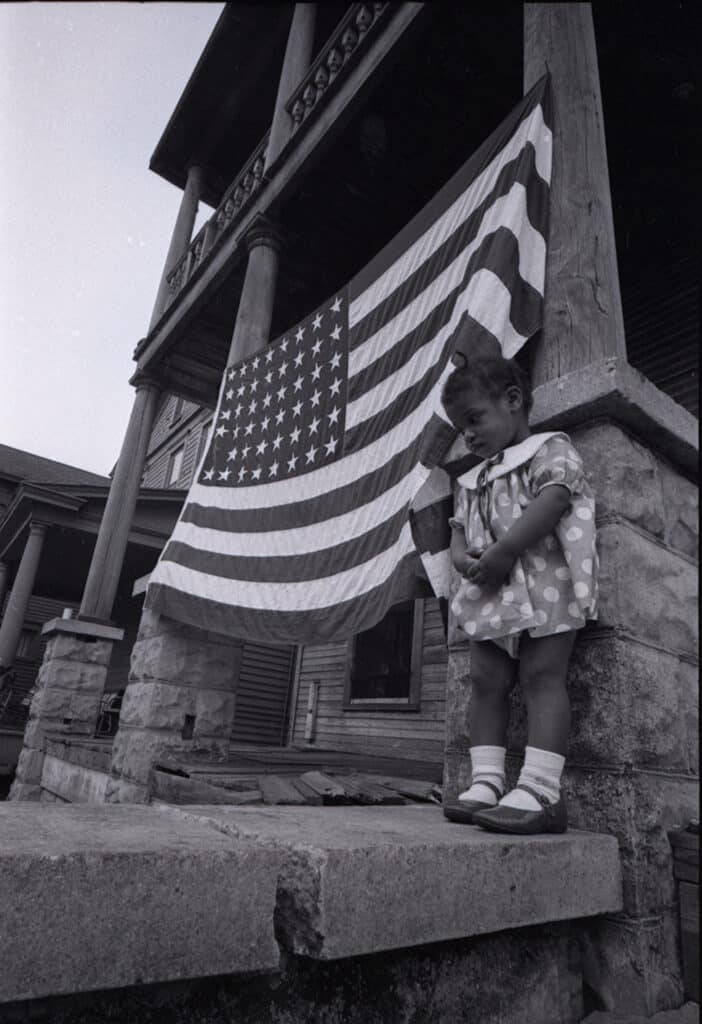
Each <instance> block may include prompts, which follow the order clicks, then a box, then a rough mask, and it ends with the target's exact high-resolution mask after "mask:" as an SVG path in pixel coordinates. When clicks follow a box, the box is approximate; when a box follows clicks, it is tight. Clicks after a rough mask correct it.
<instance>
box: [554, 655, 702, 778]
mask: <svg viewBox="0 0 702 1024" xmlns="http://www.w3.org/2000/svg"><path fill="white" fill-rule="evenodd" d="M568 689H569V692H570V696H571V702H572V713H573V714H572V731H571V737H570V741H569V744H568V757H569V759H570V760H571V761H574V762H577V763H580V764H595V765H596V764H605V765H613V764H632V765H636V766H638V767H650V768H667V769H672V770H679V771H689V770H694V767H693V765H692V764H691V759H690V758H691V752H692V746H693V744H694V749H695V751H696V749H697V743H696V723H695V722H694V721H693V720H692V716H691V714H690V711H691V707H690V697H691V694H693V693H696V690H697V670H696V668H695V666H693V665H692V664H690V663H689V662H687V661H684V660H681V659H680V658H678V657H676V656H675V655H673V654H668V653H666V652H665V651H661V650H658V649H656V648H654V647H649V646H648V645H645V644H641V643H638V642H636V641H633V640H629V639H627V638H626V637H616V636H603V637H595V636H593V637H587V636H584V637H582V639H581V640H579V642H578V643H577V645H576V647H575V650H574V652H573V658H572V661H571V665H570V669H569V673H568ZM691 730H692V733H691Z"/></svg>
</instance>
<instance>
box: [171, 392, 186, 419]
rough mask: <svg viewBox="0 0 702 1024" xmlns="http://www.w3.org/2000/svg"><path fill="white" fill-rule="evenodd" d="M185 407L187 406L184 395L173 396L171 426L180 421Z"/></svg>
mask: <svg viewBox="0 0 702 1024" xmlns="http://www.w3.org/2000/svg"><path fill="white" fill-rule="evenodd" d="M184 405H185V400H184V398H183V396H182V395H174V396H173V408H172V410H171V419H170V422H171V425H172V424H174V423H177V422H178V420H179V419H180V417H181V416H182V415H183V406H184Z"/></svg>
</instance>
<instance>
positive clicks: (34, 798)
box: [8, 779, 41, 803]
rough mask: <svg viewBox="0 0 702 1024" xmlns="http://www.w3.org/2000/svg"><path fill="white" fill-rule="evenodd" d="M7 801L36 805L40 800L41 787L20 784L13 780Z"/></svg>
mask: <svg viewBox="0 0 702 1024" xmlns="http://www.w3.org/2000/svg"><path fill="white" fill-rule="evenodd" d="M8 800H18V801H22V802H27V803H38V802H39V801H40V800H41V786H40V785H39V784H38V783H33V782H20V781H19V780H18V779H15V781H14V782H13V783H12V787H11V789H10V795H9V797H8Z"/></svg>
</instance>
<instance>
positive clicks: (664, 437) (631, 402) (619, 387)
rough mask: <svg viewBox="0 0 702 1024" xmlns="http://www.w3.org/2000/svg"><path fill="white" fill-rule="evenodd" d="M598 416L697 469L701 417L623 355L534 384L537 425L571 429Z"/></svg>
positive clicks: (673, 460)
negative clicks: (620, 425)
mask: <svg viewBox="0 0 702 1024" xmlns="http://www.w3.org/2000/svg"><path fill="white" fill-rule="evenodd" d="M595 418H607V419H612V420H614V421H615V422H618V423H623V424H625V425H626V426H628V427H630V428H631V429H632V430H633V431H634V432H635V433H636V434H638V435H639V436H640V437H641V438H643V440H645V441H646V442H647V443H649V444H650V445H651V447H653V448H654V449H655V450H656V451H659V452H661V454H663V455H665V456H666V457H667V458H668V459H670V461H671V462H672V463H674V464H677V465H679V466H681V467H684V468H685V469H686V470H687V471H688V472H691V473H692V474H694V475H695V476H696V475H697V472H698V451H699V443H698V432H699V423H698V421H697V420H696V419H695V417H694V416H693V415H692V413H690V412H688V411H687V409H684V408H683V407H682V406H681V405H678V403H677V402H675V401H674V400H673V399H672V398H671V397H670V396H669V395H667V394H665V392H663V391H661V390H660V389H659V388H657V387H656V386H655V385H654V384H652V383H651V381H650V380H648V379H647V378H646V377H644V375H643V374H642V373H640V372H639V371H638V370H636V369H634V367H633V366H630V365H629V363H627V362H626V361H625V360H621V359H605V360H602V361H601V362H597V363H592V364H590V366H585V367H583V368H582V369H580V370H573V371H572V372H571V373H565V374H563V375H562V376H561V377H558V378H557V379H556V380H552V381H548V382H547V383H545V384H541V385H539V386H538V387H536V388H534V407H533V411H532V414H531V421H532V424H533V426H534V428H535V429H538V430H553V429H558V430H569V429H572V428H573V427H574V426H580V425H582V424H583V423H587V422H588V421H590V420H593V419H595Z"/></svg>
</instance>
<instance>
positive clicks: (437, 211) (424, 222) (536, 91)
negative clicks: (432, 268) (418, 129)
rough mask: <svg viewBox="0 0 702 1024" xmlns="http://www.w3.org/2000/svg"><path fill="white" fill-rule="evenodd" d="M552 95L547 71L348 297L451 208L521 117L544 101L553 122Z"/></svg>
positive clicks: (364, 271)
mask: <svg viewBox="0 0 702 1024" xmlns="http://www.w3.org/2000/svg"><path fill="white" fill-rule="evenodd" d="M549 100H550V97H549V96H548V75H544V76H543V77H542V78H540V79H539V81H538V82H537V83H536V84H535V85H534V86H533V87H532V88H531V89H530V90H529V92H528V93H527V94H526V96H525V97H524V98H523V99H522V101H521V103H519V104H518V105H517V106H516V107H515V108H514V110H512V112H511V113H510V114H509V115H508V116H507V117H506V118H505V120H504V121H502V123H501V124H500V125H499V126H498V127H497V128H496V129H495V131H494V132H493V133H492V134H491V135H489V136H488V138H487V139H486V140H485V142H483V144H482V145H481V146H480V148H479V149H477V150H476V152H475V153H474V154H473V156H472V157H471V158H470V159H469V160H468V161H467V162H466V163H465V164H463V166H462V167H460V168H459V169H458V171H456V173H455V174H454V176H453V177H452V178H451V179H450V181H448V182H447V183H446V184H445V185H444V187H443V188H442V189H440V190H439V191H438V192H437V193H436V195H435V196H434V197H433V198H432V199H431V200H430V201H429V202H428V203H427V205H426V206H424V207H423V208H422V209H421V210H420V211H419V213H418V214H417V215H416V217H414V218H413V219H412V220H411V221H410V222H409V224H407V225H405V227H404V228H403V229H402V231H400V232H399V233H398V234H397V235H395V237H394V238H393V239H392V240H391V241H390V242H389V243H388V244H387V245H386V246H385V248H384V249H381V251H380V252H379V253H378V254H377V256H376V257H375V258H374V259H372V260H371V261H370V263H368V264H366V266H365V267H364V268H363V269H362V270H361V271H359V273H358V274H356V276H355V277H354V278H353V279H352V280H351V281H350V282H349V299H350V300H351V301H353V299H355V298H356V297H357V296H358V295H360V294H361V292H364V291H365V290H366V288H368V287H369V286H370V285H372V284H373V282H374V281H375V280H376V279H377V278H378V277H380V275H381V274H382V273H383V272H384V271H385V270H386V269H387V268H388V267H389V266H391V264H393V263H394V262H395V260H397V259H398V258H399V257H400V256H402V254H403V253H404V252H405V251H406V250H407V249H408V248H409V247H410V246H411V245H412V244H413V242H415V241H416V240H417V238H419V237H420V235H422V234H423V233H424V232H425V231H426V230H427V228H429V227H431V225H432V224H433V223H434V221H436V220H438V218H439V217H440V216H441V214H442V213H443V212H444V211H445V210H446V209H448V207H449V206H450V205H451V203H453V202H454V201H455V200H456V199H457V198H458V197H459V196H460V195H461V194H462V193H463V192H465V191H466V189H467V188H468V187H469V185H470V184H471V182H473V181H474V180H475V178H477V177H478V175H479V174H481V173H482V171H484V170H485V168H486V167H487V166H488V164H489V163H490V161H491V160H492V159H493V157H494V156H495V154H496V153H498V152H499V151H500V150H501V149H503V148H504V146H505V145H506V143H507V142H508V141H509V139H510V138H511V136H512V135H513V133H514V132H515V131H516V129H517V127H518V126H519V125H520V124H521V122H522V121H524V120H526V119H527V118H528V117H529V115H530V114H531V113H532V111H533V110H534V109H535V107H537V106H539V104H541V107H542V111H543V116H544V121H545V122H546V124H547V125H549V126H551V120H552V119H551V108H550V102H549Z"/></svg>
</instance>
